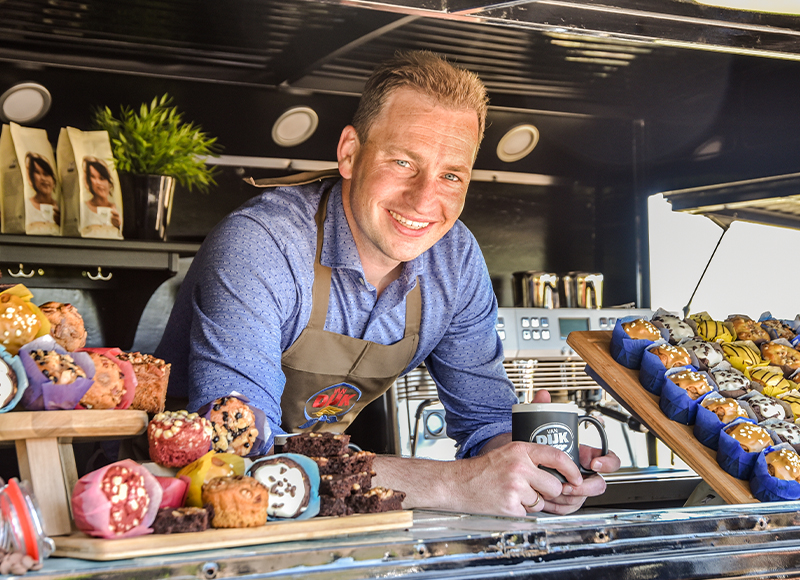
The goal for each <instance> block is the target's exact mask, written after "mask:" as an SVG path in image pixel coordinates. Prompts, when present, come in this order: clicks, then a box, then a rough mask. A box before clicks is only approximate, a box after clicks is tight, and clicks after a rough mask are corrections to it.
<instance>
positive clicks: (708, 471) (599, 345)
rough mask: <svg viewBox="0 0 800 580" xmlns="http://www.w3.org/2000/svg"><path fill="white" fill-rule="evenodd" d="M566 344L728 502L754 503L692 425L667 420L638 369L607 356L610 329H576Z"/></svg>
mask: <svg viewBox="0 0 800 580" xmlns="http://www.w3.org/2000/svg"><path fill="white" fill-rule="evenodd" d="M567 344H569V345H570V346H571V347H572V348H573V349H574V350H575V352H576V353H578V354H579V355H580V357H581V358H582V359H583V360H584V361H585V362H586V364H588V365H589V366H590V367H591V369H592V370H593V371H594V372H595V373H596V374H597V375H598V376H599V377H600V378H601V379H603V381H605V383H606V385H604V386H605V387H606V388H607V390H608V391H609V393H610V394H611V395H612V396H613V397H614V398H615V399H616V400H617V401H618V402H619V403H620V404H621V405H622V406H623V407H625V408H626V409H627V410H628V411H629V412H631V413H632V414H634V415H635V416H636V418H637V419H639V420H640V421H641V422H642V424H644V425H645V426H646V427H647V428H648V429H649V430H650V431H651V432H652V433H653V434H654V435H655V436H656V437H658V438H659V439H661V441H663V442H664V443H665V444H666V445H667V446H668V447H669V448H670V449H672V450H673V451H674V452H675V453H676V454H677V455H678V457H680V458H681V459H682V460H683V461H684V462H686V464H687V465H688V466H689V467H691V468H692V469H693V470H694V471H695V472H696V473H697V474H698V475H699V476H700V477H702V478H703V479H704V480H705V482H706V483H708V485H710V486H711V487H712V488H713V489H714V491H716V492H717V494H719V497H720V498H722V499H723V500H725V501H726V502H727V503H729V504H738V503H757V502H758V500H757V499H756V498H755V497H753V494H751V493H750V485H749V483H748V482H747V481H744V480H741V479H736V478H735V477H733V476H731V475H729V474H728V473H727V472H725V471H724V470H723V469H722V468H721V467H720V466H719V464H718V463H717V452H716V451H714V450H713V449H709V448H708V447H706V446H705V445H703V444H702V443H700V442H699V441H698V440H697V439H696V438H695V436H694V433H693V429H694V427H693V426H692V425H682V424H680V423H676V422H675V421H671V420H670V419H669V418H667V416H666V415H665V414H664V412H663V411H662V410H661V408H660V407H659V406H658V402H659V397H658V396H656V395H654V394H652V393H650V392H648V391H647V390H645V388H644V387H642V385H641V384H640V382H639V371H637V370H632V369H628V368H626V367H624V366H622V365H621V364H619V363H617V362H616V361H615V360H614V359H613V358H612V356H611V352H610V347H611V331H606V330H600V331H576V332H571V333H570V334H569V336H568V337H567Z"/></svg>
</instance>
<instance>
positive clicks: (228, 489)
mask: <svg viewBox="0 0 800 580" xmlns="http://www.w3.org/2000/svg"><path fill="white" fill-rule="evenodd" d="M202 497H203V505H206V504H210V505H211V507H212V508H213V510H214V516H213V518H212V520H211V525H212V526H213V527H215V528H252V527H256V526H263V525H264V524H265V523H267V506H268V504H269V491H268V490H267V488H266V487H264V486H263V485H262V484H261V483H259V482H258V481H257V480H256V479H254V478H252V477H248V476H247V475H234V476H233V477H215V478H214V479H212V480H211V481H209V482H208V483H206V484H204V485H203V496H202Z"/></svg>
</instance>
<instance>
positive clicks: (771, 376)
mask: <svg viewBox="0 0 800 580" xmlns="http://www.w3.org/2000/svg"><path fill="white" fill-rule="evenodd" d="M748 374H749V375H750V382H751V383H755V384H757V385H759V386H760V387H761V392H762V393H764V394H765V395H767V396H769V397H776V396H778V395H782V394H783V393H788V392H789V391H791V390H792V389H794V388H796V386H797V385H795V383H793V382H792V381H789V380H788V379H786V378H785V377H784V376H783V371H781V370H780V369H779V368H777V367H759V368H756V369H752V370H750V371H749V373H748Z"/></svg>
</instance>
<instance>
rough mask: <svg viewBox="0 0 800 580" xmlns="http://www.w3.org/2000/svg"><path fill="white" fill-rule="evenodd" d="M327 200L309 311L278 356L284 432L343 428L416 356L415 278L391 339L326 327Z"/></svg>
mask: <svg viewBox="0 0 800 580" xmlns="http://www.w3.org/2000/svg"><path fill="white" fill-rule="evenodd" d="M327 200H328V194H327V193H325V194H324V195H323V196H322V199H321V200H320V203H319V209H318V210H317V215H316V222H317V255H316V258H315V260H314V283H313V287H312V306H311V317H310V318H309V321H308V325H307V326H306V328H305V329H303V331H302V333H300V336H299V337H298V338H297V340H296V341H295V342H294V344H293V345H292V346H290V347H289V348H288V349H287V350H286V351H285V352H284V353H283V356H282V358H281V364H282V368H283V372H284V374H285V375H286V386H285V388H284V390H283V396H282V398H281V409H282V412H283V418H282V421H281V422H282V427H283V428H284V430H286V432H288V433H296V432H298V431H330V432H336V433H341V432H342V431H344V430H345V429H346V428H347V426H348V425H350V423H352V421H353V419H355V417H356V415H358V413H359V412H361V410H362V409H363V408H364V407H365V406H366V405H367V404H368V403H370V402H372V401H374V400H375V399H377V398H378V397H380V396H381V395H382V394H383V393H384V392H386V391H387V390H388V389H389V387H391V385H392V383H394V381H395V380H396V379H397V377H398V376H400V373H402V372H403V370H405V368H406V367H407V366H408V365H409V363H410V362H411V360H412V359H413V358H414V354H415V353H416V351H417V344H418V343H419V326H420V320H421V316H422V298H421V293H420V289H419V280H417V284H416V286H414V288H413V289H412V290H411V292H409V293H408V296H407V297H406V327H405V334H404V337H403V338H402V339H401V340H400V341H398V342H396V343H395V344H390V345H384V344H378V343H375V342H370V341H367V340H362V339H360V338H352V337H349V336H344V335H341V334H336V333H334V332H328V331H326V330H324V328H325V318H326V317H327V314H328V299H329V297H330V292H331V269H330V268H328V267H327V266H323V265H322V264H320V255H321V253H322V239H323V223H324V221H325V211H326V206H327Z"/></svg>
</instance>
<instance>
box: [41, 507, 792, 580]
mask: <svg viewBox="0 0 800 580" xmlns="http://www.w3.org/2000/svg"><path fill="white" fill-rule="evenodd" d="M798 507H800V504H798V503H797V502H787V503H773V504H752V505H741V506H738V505H737V506H724V507H695V508H675V509H669V510H653V511H619V512H617V513H611V512H608V511H606V510H599V509H596V508H587V509H586V510H583V512H582V513H578V514H575V515H572V516H564V517H554V516H542V517H529V518H501V517H488V516H478V515H459V514H450V513H444V512H431V511H417V512H415V514H414V527H413V528H412V529H410V530H407V531H399V532H384V533H376V534H366V535H359V536H352V537H345V538H337V539H331V540H312V541H305V542H287V543H284V544H273V545H265V546H256V547H252V548H235V549H228V550H219V551H206V552H194V553H188V554H183V555H175V556H168V557H158V558H136V559H131V560H122V561H116V562H107V563H101V562H88V561H80V560H73V559H64V558H51V559H49V560H47V561H46V562H45V566H44V569H43V570H41V571H39V572H35V573H29V574H28V576H27V577H29V578H31V579H32V580H33V579H35V580H41V579H44V578H78V577H79V578H84V579H85V578H102V579H104V580H116V579H120V580H121V579H125V580H130V579H134V578H148V579H151V578H201V579H203V578H205V579H213V578H281V579H283V578H297V579H300V578H303V579H306V578H310V579H315V580H316V579H319V580H332V579H342V580H344V579H354V578H387V577H389V578H403V577H406V576H408V575H411V574H414V575H415V578H422V579H425V578H458V579H466V578H475V579H477V578H481V579H489V578H511V577H513V578H532V579H533V578H550V579H552V578H558V579H559V580H560V579H578V578H591V579H592V580H601V579H605V578H608V579H612V578H613V579H614V580H633V579H636V580H644V579H650V578H659V579H676V580H677V579H681V580H692V579H700V578H703V579H710V578H783V579H786V578H800V514H798V512H797V508H798ZM153 542H158V537H157V536H153Z"/></svg>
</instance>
